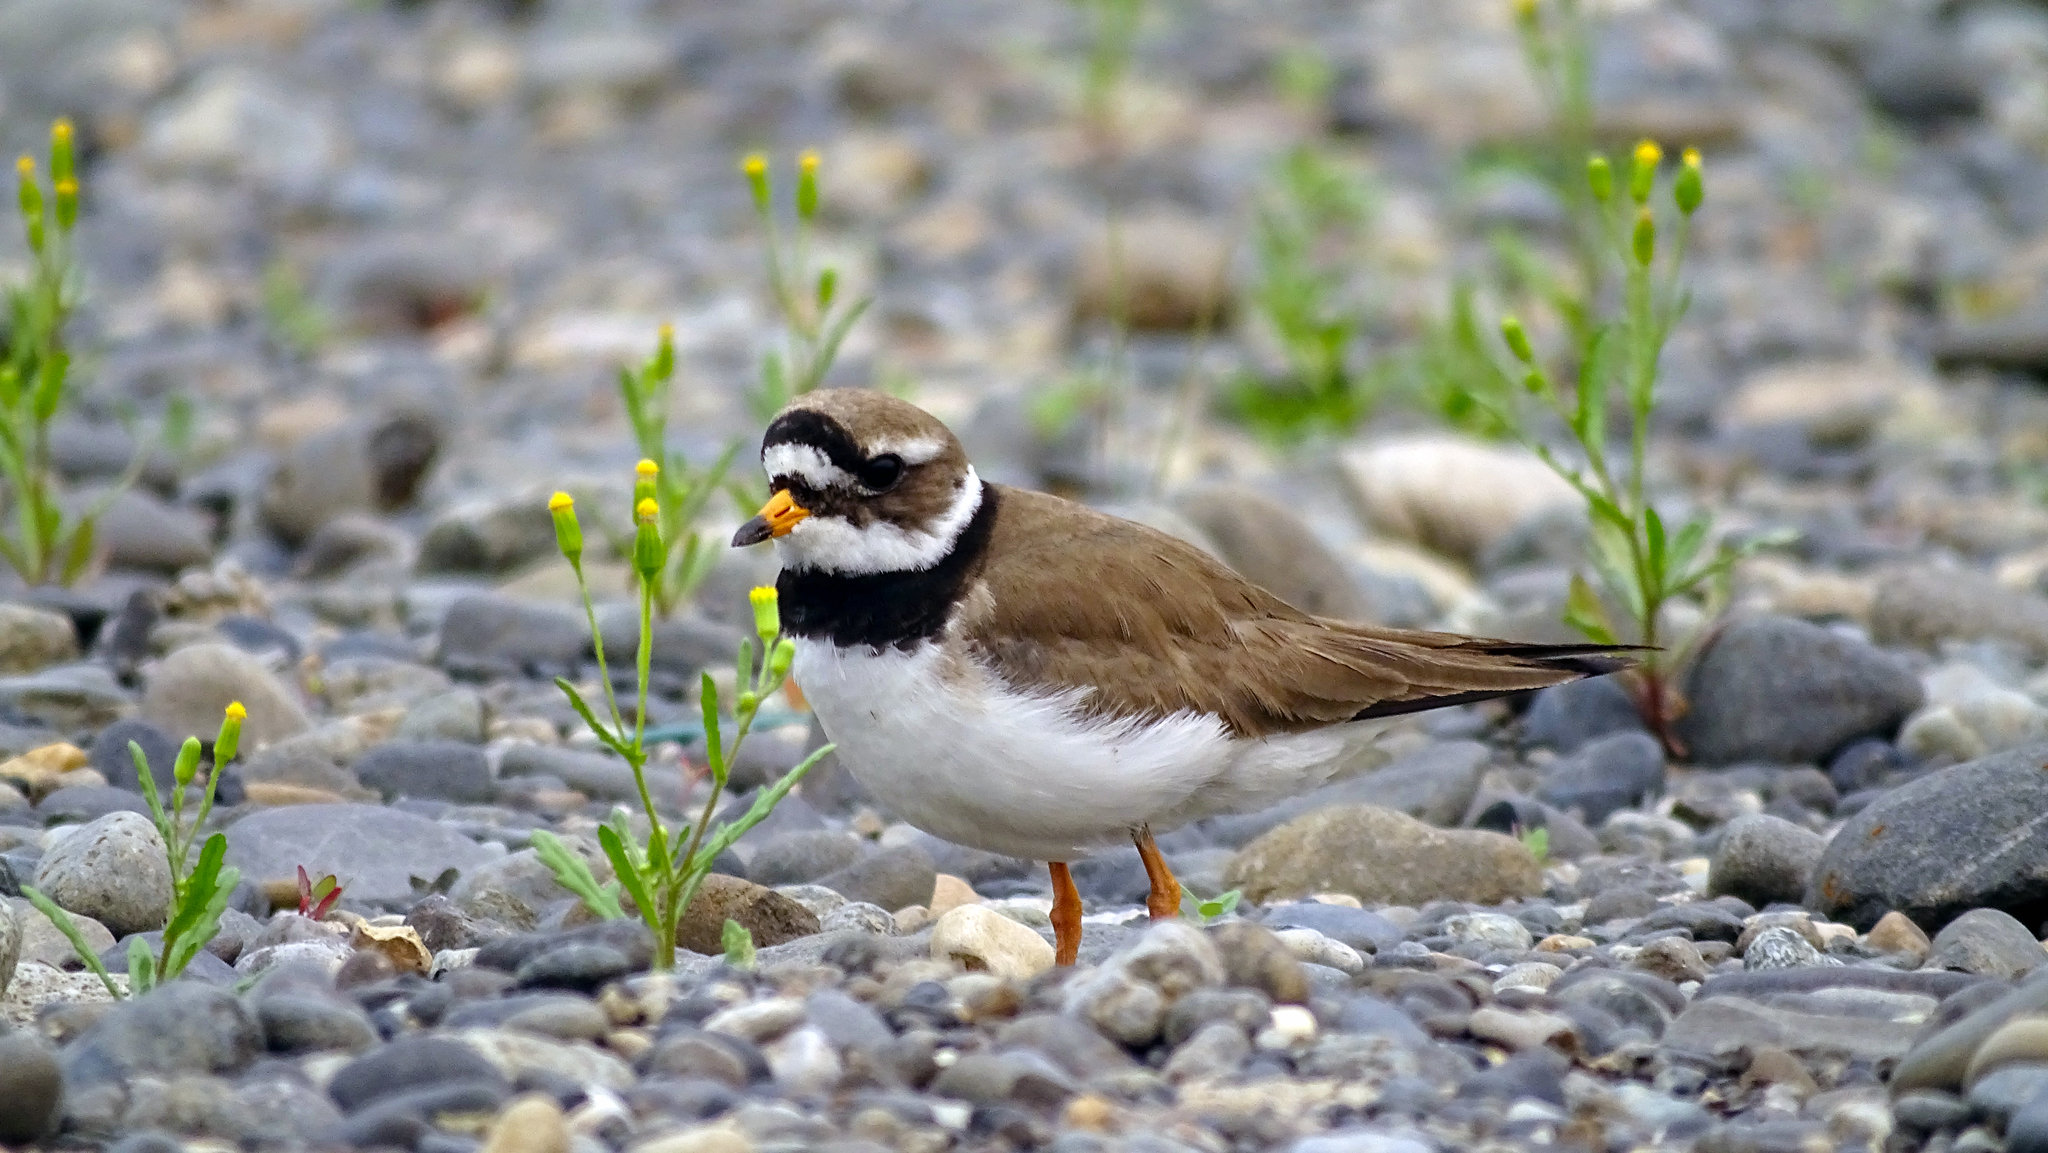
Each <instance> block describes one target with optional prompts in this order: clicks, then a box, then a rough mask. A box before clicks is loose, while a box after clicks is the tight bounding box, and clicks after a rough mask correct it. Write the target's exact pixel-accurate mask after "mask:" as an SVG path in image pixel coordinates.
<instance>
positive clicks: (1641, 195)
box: [1628, 140, 1664, 204]
mask: <svg viewBox="0 0 2048 1153" xmlns="http://www.w3.org/2000/svg"><path fill="white" fill-rule="evenodd" d="M1663 162H1664V150H1663V149H1662V148H1659V147H1657V142H1656V141H1654V140H1645V141H1643V142H1642V143H1640V144H1638V145H1636V164H1635V168H1634V170H1633V171H1631V172H1630V173H1629V177H1628V194H1629V195H1630V196H1632V197H1634V198H1635V202H1636V203H1637V204H1644V203H1647V202H1648V201H1649V199H1650V186H1651V185H1652V184H1653V183H1654V182H1655V181H1656V179H1657V166H1658V165H1659V164H1662V163H1663Z"/></svg>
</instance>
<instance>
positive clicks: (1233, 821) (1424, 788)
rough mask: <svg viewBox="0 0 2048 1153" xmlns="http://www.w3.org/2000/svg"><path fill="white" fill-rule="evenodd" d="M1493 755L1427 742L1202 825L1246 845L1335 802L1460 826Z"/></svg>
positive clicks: (1474, 747)
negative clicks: (1373, 766)
mask: <svg viewBox="0 0 2048 1153" xmlns="http://www.w3.org/2000/svg"><path fill="white" fill-rule="evenodd" d="M1492 758H1493V753H1492V751H1491V750H1489V749H1488V748H1487V747H1486V746H1485V745H1482V744H1480V743H1479V742H1477V741H1443V742H1440V743H1437V744H1431V745H1427V746H1425V747H1423V748H1421V749H1418V750H1416V751H1415V752H1412V753H1409V754H1408V755H1406V756H1403V757H1400V758H1398V759H1396V760H1394V761H1392V762H1390V763H1388V764H1387V765H1385V766H1384V767H1382V768H1380V769H1377V770H1375V771H1373V772H1370V773H1366V774H1365V775H1363V776H1354V777H1352V778H1351V779H1349V780H1342V781H1339V782H1337V783H1336V784H1333V785H1325V786H1323V787H1322V788H1320V789H1317V790H1315V791H1314V792H1310V793H1304V794H1302V795H1301V796H1298V797H1294V798H1292V799H1290V800H1286V801H1282V802H1280V803H1279V804H1277V805H1274V806H1272V807H1270V808H1266V809H1262V810H1260V811H1258V812H1255V813H1243V814H1238V815H1233V816H1225V817H1216V818H1213V819H1211V820H1208V821H1205V822H1203V826H1202V827H1203V828H1204V830H1205V831H1207V832H1208V833H1209V835H1210V837H1211V838H1212V839H1213V840H1214V841H1216V842H1217V843H1218V844H1222V845H1231V846H1243V845H1246V844H1248V843H1250V842H1251V840H1252V839H1253V838H1255V837H1258V836H1260V835H1261V834H1264V833H1266V832H1269V831H1271V830H1273V829H1276V828H1278V827H1280V826H1281V825H1284V824H1286V823H1287V822H1289V821H1292V820H1294V819H1296V818H1298V817H1300V816H1302V815H1304V814H1307V813H1312V812H1315V811H1317V810H1319V809H1326V808H1329V807H1330V806H1333V805H1361V804H1362V805H1373V806H1375V807H1377V808H1382V809H1392V810H1394V811H1396V812H1402V813H1406V814H1408V815H1409V816H1411V817H1414V818H1416V819H1417V820H1420V821H1423V822H1425V823H1427V824H1431V825H1436V826H1438V827H1440V828H1448V827H1451V826H1454V825H1456V824H1457V823H1458V822H1459V821H1462V820H1463V819H1464V818H1465V812H1466V810H1467V809H1469V808H1471V807H1472V799H1473V798H1474V797H1475V796H1477V795H1478V794H1479V782H1480V780H1481V779H1482V778H1484V777H1485V775H1486V769H1487V766H1488V764H1489V763H1490V762H1491V760H1492Z"/></svg>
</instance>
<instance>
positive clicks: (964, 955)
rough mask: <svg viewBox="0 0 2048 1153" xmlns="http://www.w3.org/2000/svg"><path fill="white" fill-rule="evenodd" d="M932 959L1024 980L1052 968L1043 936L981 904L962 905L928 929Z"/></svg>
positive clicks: (1049, 951) (1048, 949)
mask: <svg viewBox="0 0 2048 1153" xmlns="http://www.w3.org/2000/svg"><path fill="white" fill-rule="evenodd" d="M931 950H932V959H933V960H935V961H953V962H956V963H958V964H961V965H964V966H966V967H967V968H969V969H975V970H982V971H986V972H989V973H993V974H995V975H996V976H998V977H1011V978H1015V979H1017V980H1020V981H1021V980H1027V979H1029V978H1032V977H1036V976H1037V975H1038V974H1040V973H1043V972H1045V971H1046V970H1047V969H1050V968H1052V963H1053V959H1054V957H1053V948H1052V946H1051V945H1050V944H1048V943H1047V942H1046V939H1045V938H1044V937H1041V936H1039V935H1038V934H1037V933H1036V932H1034V931H1032V930H1031V929H1029V928H1026V927H1025V926H1023V925H1020V924H1018V923H1017V922H1015V921H1012V920H1011V919H1009V918H1008V917H1005V916H1003V915H1002V914H1001V913H998V912H996V911H995V910H993V909H990V908H988V907H986V906H984V905H962V906H960V907H959V908H957V909H953V910H951V911H950V912H948V913H947V914H946V915H945V916H943V917H940V918H939V919H938V922H937V923H936V924H934V925H933V926H932V941H931Z"/></svg>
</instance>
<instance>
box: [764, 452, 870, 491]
mask: <svg viewBox="0 0 2048 1153" xmlns="http://www.w3.org/2000/svg"><path fill="white" fill-rule="evenodd" d="M761 467H762V469H764V470H766V472H767V473H768V475H769V477H770V478H774V477H778V476H794V477H799V478H801V479H802V480H803V482H804V483H805V484H807V485H810V486H811V487H812V488H817V489H824V488H857V487H859V486H858V484H857V482H856V481H855V480H854V479H853V477H852V476H851V475H849V474H848V473H847V471H846V470H845V469H843V468H840V467H839V466H838V465H836V464H833V463H832V461H831V458H829V457H827V456H826V455H825V454H824V453H823V452H822V451H820V450H819V449H817V448H816V447H814V446H812V445H808V444H795V443H786V444H771V445H769V446H768V447H767V448H764V449H762V450H761Z"/></svg>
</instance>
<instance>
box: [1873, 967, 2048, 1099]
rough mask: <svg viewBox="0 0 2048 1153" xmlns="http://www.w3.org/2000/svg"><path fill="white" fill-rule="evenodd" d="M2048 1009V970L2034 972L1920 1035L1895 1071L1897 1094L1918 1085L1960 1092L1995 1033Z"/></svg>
mask: <svg viewBox="0 0 2048 1153" xmlns="http://www.w3.org/2000/svg"><path fill="white" fill-rule="evenodd" d="M2044 1009H2048V972H2043V971H2041V970H2036V971H2035V973H2034V974H2033V975H2032V976H2030V977H2028V978H2027V979H2025V980H2023V981H2021V982H2020V984H2019V985H2018V986H2017V987H2015V988H2014V989H2012V990H2011V991H2010V992H2007V993H2005V994H2004V995H2002V996H1998V997H1996V998H1994V999H1992V1000H1990V1001H1988V1002H1985V1003H1983V1004H1980V1005H1978V1006H1977V1007H1976V1008H1974V1009H1971V1010H1970V1011H1968V1012H1967V1013H1964V1014H1963V1015H1962V1016H1960V1017H1957V1018H1955V1019H1954V1020H1951V1021H1948V1022H1947V1023H1946V1024H1943V1025H1941V1026H1940V1027H1938V1028H1935V1029H1934V1030H1933V1031H1932V1032H1929V1033H1928V1034H1926V1035H1925V1036H1923V1037H1919V1038H1917V1039H1915V1041H1914V1043H1913V1045H1912V1047H1911V1049H1909V1050H1908V1051H1907V1052H1906V1053H1905V1055H1904V1056H1902V1057H1901V1058H1900V1059H1899V1063H1898V1066H1897V1067H1896V1068H1894V1069H1893V1070H1892V1078H1891V1086H1892V1092H1893V1093H1894V1094H1902V1093H1907V1092H1910V1091H1912V1090H1915V1089H1945V1090H1950V1091H1960V1090H1961V1089H1962V1087H1963V1075H1964V1073H1966V1072H1967V1071H1968V1069H1969V1065H1970V1058H1971V1057H1972V1056H1974V1055H1975V1054H1976V1052H1977V1050H1978V1048H1979V1047H1980V1046H1982V1045H1983V1044H1984V1042H1985V1040H1986V1039H1987V1038H1989V1037H1990V1036H1991V1034H1993V1033H1995V1032H1997V1031H1998V1029H1999V1028H2000V1027H2001V1026H2003V1025H2005V1024H2006V1023H2007V1022H2009V1021H2011V1020H2013V1019H2014V1018H2016V1017H2024V1016H2028V1015H2031V1014H2037V1013H2040V1012H2041V1011H2042V1010H2044Z"/></svg>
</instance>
